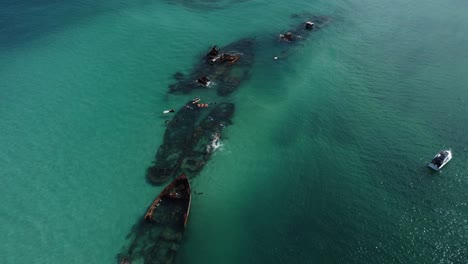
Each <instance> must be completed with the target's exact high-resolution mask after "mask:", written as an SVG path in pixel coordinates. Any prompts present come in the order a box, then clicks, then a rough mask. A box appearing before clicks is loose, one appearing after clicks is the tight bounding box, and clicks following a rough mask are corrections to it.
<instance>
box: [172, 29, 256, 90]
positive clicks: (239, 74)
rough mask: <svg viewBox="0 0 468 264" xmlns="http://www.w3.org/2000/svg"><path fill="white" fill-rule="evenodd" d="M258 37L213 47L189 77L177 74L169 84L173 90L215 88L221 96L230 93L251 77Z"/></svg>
mask: <svg viewBox="0 0 468 264" xmlns="http://www.w3.org/2000/svg"><path fill="white" fill-rule="evenodd" d="M254 47H255V39H253V38H244V39H240V40H238V41H236V42H233V43H231V44H229V45H227V46H225V47H223V48H218V47H217V46H213V47H212V48H211V49H210V50H209V52H208V53H207V54H206V55H204V56H203V57H202V58H201V59H200V61H199V63H198V64H197V65H196V66H195V67H194V69H193V70H192V72H191V73H190V74H188V75H187V76H186V75H184V74H183V73H181V72H178V73H176V74H174V78H175V79H176V80H178V81H177V82H176V83H174V84H171V85H170V86H169V92H170V93H191V92H192V90H194V89H206V88H207V87H210V88H211V87H212V86H213V87H214V88H215V89H216V91H217V93H218V95H220V96H226V95H229V94H231V93H232V92H233V91H234V90H236V88H237V87H238V86H239V85H240V83H241V82H242V81H243V80H245V79H247V78H248V77H249V76H250V67H251V65H252V64H253V60H254Z"/></svg>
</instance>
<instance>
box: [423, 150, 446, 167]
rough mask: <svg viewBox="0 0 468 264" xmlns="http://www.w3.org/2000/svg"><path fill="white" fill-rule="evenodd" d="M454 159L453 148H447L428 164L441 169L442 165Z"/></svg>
mask: <svg viewBox="0 0 468 264" xmlns="http://www.w3.org/2000/svg"><path fill="white" fill-rule="evenodd" d="M451 159H452V150H450V149H446V150H442V151H440V152H439V153H437V155H435V156H434V158H433V159H432V161H431V162H429V164H427V166H429V168H431V169H433V170H436V171H439V170H440V169H442V167H444V166H445V164H447V163H448V162H449V161H450V160H451Z"/></svg>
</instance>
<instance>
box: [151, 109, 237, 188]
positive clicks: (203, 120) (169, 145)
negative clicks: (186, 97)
mask: <svg viewBox="0 0 468 264" xmlns="http://www.w3.org/2000/svg"><path fill="white" fill-rule="evenodd" d="M187 106H190V107H191V108H187ZM210 108H211V109H210ZM208 109H210V110H209V111H207V110H208ZM234 110H235V107H234V104H232V103H217V104H213V106H210V107H209V108H196V106H194V107H192V106H191V105H190V104H187V105H186V106H184V107H183V108H182V109H181V110H179V111H178V112H177V114H176V115H175V116H174V119H181V118H183V120H181V121H179V122H177V123H172V124H174V125H170V126H168V128H167V130H166V132H165V135H164V139H163V143H162V145H161V146H160V147H159V149H158V152H157V154H156V157H155V161H154V164H153V165H152V166H150V167H149V168H148V170H147V174H146V177H147V180H148V181H149V182H150V183H152V184H155V185H160V184H162V183H164V182H166V181H167V180H169V179H170V178H172V177H174V176H176V175H178V174H180V173H182V172H185V173H187V175H188V176H189V177H194V176H195V175H197V174H198V173H199V172H200V171H201V170H202V169H203V167H204V166H205V165H206V163H207V162H208V160H209V158H210V156H211V154H212V153H213V151H214V150H215V149H216V148H217V147H218V146H219V142H220V138H221V135H222V134H223V128H225V127H226V126H229V125H231V124H232V120H231V119H232V116H233V115H234ZM184 113H185V115H184ZM174 119H173V120H174Z"/></svg>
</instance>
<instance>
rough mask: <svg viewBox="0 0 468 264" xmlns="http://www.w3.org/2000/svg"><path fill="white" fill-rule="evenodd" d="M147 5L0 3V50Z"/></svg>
mask: <svg viewBox="0 0 468 264" xmlns="http://www.w3.org/2000/svg"><path fill="white" fill-rule="evenodd" d="M148 4H151V2H150V1H147V0H137V1H112V0H105V1H89V0H84V1H80V2H74V1H49V0H38V1H33V2H31V1H25V0H19V1H12V0H7V1H5V2H2V3H0V47H3V48H8V47H14V46H16V45H19V44H21V43H24V42H28V41H32V40H34V39H36V38H39V37H41V36H44V35H47V34H50V33H52V32H57V31H58V30H60V29H62V28H66V27H67V26H69V25H71V24H75V23H79V22H80V21H84V20H87V19H89V18H91V17H94V16H97V15H99V14H102V13H106V12H114V11H118V10H121V9H124V8H131V7H135V6H144V5H148Z"/></svg>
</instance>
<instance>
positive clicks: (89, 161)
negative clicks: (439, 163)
mask: <svg viewBox="0 0 468 264" xmlns="http://www.w3.org/2000/svg"><path fill="white" fill-rule="evenodd" d="M0 6H1V7H2V8H0V10H1V11H0V20H1V21H2V23H1V26H0V33H1V34H0V46H1V47H2V49H1V50H0V80H1V81H0V116H1V119H0V131H1V132H0V146H1V152H0V174H1V175H2V179H3V181H2V184H1V187H0V188H1V189H0V191H1V193H2V198H3V202H2V207H1V210H0V215H1V217H0V227H1V229H0V231H1V233H2V234H3V235H2V236H1V238H0V242H1V243H2V245H3V246H2V247H1V249H0V255H1V256H4V262H6V263H64V262H65V263H85V262H87V263H115V262H116V257H115V255H116V254H117V253H118V251H119V250H120V248H121V247H122V246H123V245H125V244H126V243H127V242H128V241H126V240H125V236H126V235H127V234H128V233H129V232H130V231H131V227H132V226H133V225H134V224H135V223H136V221H137V219H139V218H140V217H141V216H142V215H143V213H144V212H145V210H146V208H147V206H148V205H149V204H150V203H151V201H152V200H153V199H154V197H155V196H156V195H157V194H158V193H159V191H160V190H161V188H162V187H152V186H150V185H148V184H147V183H146V181H145V177H144V176H145V170H146V168H147V167H148V166H149V164H150V163H151V161H152V160H153V158H154V154H155V153H156V150H157V148H158V146H159V145H160V144H161V143H162V136H163V134H164V131H165V129H166V127H165V126H164V120H165V117H164V116H163V115H161V112H162V111H163V110H165V109H167V108H172V107H174V108H175V107H178V106H180V105H182V104H183V103H185V102H186V101H187V100H189V99H190V98H192V97H193V95H172V94H171V95H168V94H167V86H168V85H169V84H170V83H172V82H173V79H172V75H173V73H174V72H176V71H184V72H189V71H190V69H191V67H192V65H194V63H196V60H197V56H199V55H200V54H203V53H204V52H206V50H207V48H208V47H210V46H211V45H213V44H218V45H221V46H222V45H226V44H228V43H230V42H232V41H235V40H237V39H239V38H242V37H256V39H257V42H258V45H257V50H256V57H255V64H254V67H253V69H252V74H251V78H250V79H249V80H246V81H245V82H243V84H242V86H241V87H240V88H239V89H238V91H237V92H235V93H234V94H232V95H231V96H230V97H229V98H228V99H227V100H228V101H231V102H234V103H235V104H236V113H235V116H234V124H233V125H232V126H230V127H228V128H227V129H226V130H225V137H224V138H223V141H222V142H223V146H222V147H221V148H220V149H219V150H218V151H217V152H215V154H214V155H213V157H212V159H211V161H210V162H209V163H208V164H207V166H206V167H205V168H204V170H203V171H202V173H201V174H200V175H199V176H198V177H197V178H195V179H194V180H193V181H192V186H193V189H195V190H196V191H198V192H203V195H198V196H194V197H193V201H192V209H191V215H190V221H189V225H188V228H187V231H186V234H185V237H184V244H183V246H182V247H181V248H180V249H179V252H178V257H177V260H176V262H177V263H379V262H380V263H467V262H468V249H467V248H468V242H467V241H468V228H467V227H468V208H467V207H468V205H467V200H468V199H467V198H468V192H467V190H468V165H467V164H468V162H467V161H468V137H467V136H466V135H467V133H468V108H467V100H468V89H467V83H468V76H467V74H466V69H467V68H468V50H467V49H466V47H467V46H468V30H467V28H466V26H465V21H466V19H467V18H468V15H467V14H466V10H467V8H468V4H467V3H466V2H465V1H457V0H451V1H447V2H445V3H440V2H437V1H432V0H431V1H422V0H416V1H412V2H407V1H400V0H397V1H396V2H395V1H394V2H391V3H390V2H385V1H380V0H379V1H368V0H365V1H355V0H348V1H336V0H335V1H313V2H306V1H303V0H292V1H288V2H287V3H284V2H283V1H255V0H250V1H239V2H237V1H227V0H226V1H175V0H174V1H172V0H171V1H169V0H168V1H161V2H152V1H140V2H132V3H129V2H123V1H122V2H118V1H104V2H101V3H98V4H96V3H94V2H91V1H88V2H87V1H80V2H63V3H56V2H48V1H39V2H36V3H34V4H32V3H28V2H14V3H13V2H11V3H10V2H5V3H2V4H0ZM301 12H310V13H313V14H320V15H326V16H329V17H330V18H331V19H332V20H331V22H330V23H329V24H328V26H327V27H326V28H324V29H323V30H322V31H319V32H317V34H316V35H313V36H312V37H311V38H310V39H307V40H305V41H303V42H302V43H300V44H299V45H298V46H296V47H292V48H291V49H290V50H288V53H287V57H286V58H284V59H281V60H276V61H275V60H273V59H272V58H273V57H274V56H277V55H278V51H279V48H278V45H277V44H278V43H276V42H275V38H276V37H277V35H278V34H279V33H281V32H284V31H286V30H288V29H289V28H291V27H293V26H294V25H295V24H296V23H299V22H301V21H298V20H297V19H295V18H292V17H291V15H292V14H294V13H301ZM270 39H271V40H270ZM442 148H452V149H453V151H454V158H453V160H452V161H451V162H450V163H449V164H448V165H447V167H445V168H444V169H443V170H442V171H441V172H439V173H433V172H431V171H429V170H428V169H427V168H426V166H425V165H426V163H427V162H428V160H430V159H431V158H432V156H433V155H434V154H435V153H436V152H437V151H438V150H440V149H442Z"/></svg>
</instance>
